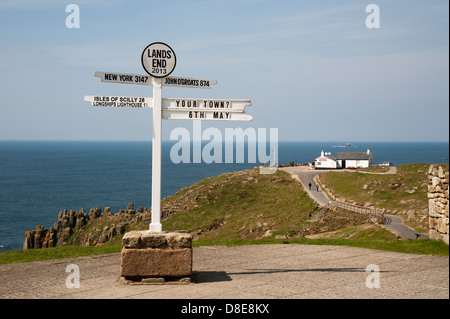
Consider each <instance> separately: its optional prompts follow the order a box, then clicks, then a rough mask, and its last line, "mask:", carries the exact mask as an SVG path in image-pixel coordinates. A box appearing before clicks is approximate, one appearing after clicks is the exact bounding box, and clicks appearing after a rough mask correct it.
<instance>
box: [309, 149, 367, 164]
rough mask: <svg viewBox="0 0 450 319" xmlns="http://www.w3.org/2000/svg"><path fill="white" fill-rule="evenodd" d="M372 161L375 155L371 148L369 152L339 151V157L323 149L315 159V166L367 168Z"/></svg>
mask: <svg viewBox="0 0 450 319" xmlns="http://www.w3.org/2000/svg"><path fill="white" fill-rule="evenodd" d="M372 162H373V156H372V152H371V151H370V149H369V148H368V149H367V152H339V153H338V155H337V157H334V156H332V155H331V153H324V151H322V152H321V154H320V156H319V157H318V158H316V159H315V160H314V166H315V168H316V169H337V168H366V167H370V166H371V165H372Z"/></svg>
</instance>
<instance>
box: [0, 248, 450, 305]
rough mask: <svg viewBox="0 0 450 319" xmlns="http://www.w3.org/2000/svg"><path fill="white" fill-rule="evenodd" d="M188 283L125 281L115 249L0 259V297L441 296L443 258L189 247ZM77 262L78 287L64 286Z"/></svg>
mask: <svg viewBox="0 0 450 319" xmlns="http://www.w3.org/2000/svg"><path fill="white" fill-rule="evenodd" d="M193 261H194V263H193V271H194V283H189V284H181V285H168V284H166V285H143V284H142V285H135V284H133V285H130V284H125V283H122V282H121V281H120V278H119V277H120V254H109V255H99V256H88V257H79V258H70V259H61V260H50V261H39V262H32V263H23V264H8V265H0V299H18V298H20V299H33V298H38V299H118V298H125V299H241V298H244V299H266V298H268V299H372V298H375V299H448V298H449V258H448V257H446V256H426V255H412V254H404V253H393V252H386V251H380V250H373V249H365V248H355V247H343V246H315V245H299V244H279V245H251V246H238V247H224V246H211V247H194V249H193ZM69 265H72V266H71V267H73V265H76V266H77V267H78V269H79V284H80V285H79V288H70V284H69V286H67V284H66V283H67V281H69V283H71V282H72V281H71V277H70V276H71V275H73V273H71V272H70V271H69V272H66V268H67V267H68V266H69Z"/></svg>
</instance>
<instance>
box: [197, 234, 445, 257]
mask: <svg viewBox="0 0 450 319" xmlns="http://www.w3.org/2000/svg"><path fill="white" fill-rule="evenodd" d="M269 244H303V245H331V246H350V247H360V248H370V249H377V250H385V251H392V252H399V253H408V254H419V255H439V256H448V255H449V247H448V246H447V245H446V244H445V243H443V242H442V241H435V240H429V239H426V240H412V239H408V240H392V241H387V240H379V239H378V240H376V239H375V240H357V239H341V238H326V239H325V238H322V239H307V238H296V239H259V240H249V239H224V240H201V241H196V242H194V243H193V246H194V247H200V246H228V247H234V246H241V245H269Z"/></svg>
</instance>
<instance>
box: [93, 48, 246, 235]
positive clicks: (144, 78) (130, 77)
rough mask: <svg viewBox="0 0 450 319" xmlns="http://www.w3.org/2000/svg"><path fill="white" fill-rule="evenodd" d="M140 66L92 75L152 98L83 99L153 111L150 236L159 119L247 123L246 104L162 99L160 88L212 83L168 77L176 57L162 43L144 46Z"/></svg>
mask: <svg viewBox="0 0 450 319" xmlns="http://www.w3.org/2000/svg"><path fill="white" fill-rule="evenodd" d="M141 63H142V66H143V67H144V69H145V71H146V72H147V73H148V74H145V75H143V74H132V73H117V72H102V71H95V72H94V76H96V77H99V78H100V80H101V81H102V82H109V83H121V84H137V85H151V86H153V98H148V97H124V96H85V97H84V99H85V101H87V102H90V103H91V105H93V106H102V107H135V108H153V135H152V151H153V153H152V195H151V198H152V220H151V223H150V226H149V230H150V231H151V232H161V231H162V225H161V139H162V137H161V135H162V119H167V120H215V121H251V120H252V116H251V115H248V114H246V113H245V108H246V107H247V106H250V105H252V102H251V101H250V100H236V99H203V98H198V99H192V98H165V99H163V98H162V87H163V86H172V87H185V88H201V89H209V88H211V85H216V84H217V81H216V80H206V79H194V78H184V77H171V76H169V75H170V74H171V73H172V72H173V70H174V69H175V66H176V55H175V52H174V51H173V50H172V48H171V47H170V46H168V45H167V44H165V43H162V42H155V43H152V44H150V45H148V46H147V47H146V48H145V49H144V51H143V52H142V55H141Z"/></svg>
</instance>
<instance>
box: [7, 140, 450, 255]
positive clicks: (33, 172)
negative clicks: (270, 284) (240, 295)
mask: <svg viewBox="0 0 450 319" xmlns="http://www.w3.org/2000/svg"><path fill="white" fill-rule="evenodd" d="M175 145H176V144H175V142H174V141H166V142H163V144H162V183H161V189H162V197H163V198H164V197H167V196H169V195H171V194H175V193H176V192H177V191H178V190H179V189H181V188H183V187H186V186H189V185H192V184H194V183H196V182H198V181H200V180H202V179H204V178H206V177H210V176H216V175H220V174H222V173H225V172H234V171H240V170H244V169H250V168H253V167H255V166H259V165H260V164H261V163H260V162H259V161H258V159H259V157H258V156H256V162H254V161H253V160H252V159H251V158H252V157H251V156H250V157H249V156H248V153H247V151H248V147H247V146H248V145H245V148H244V151H245V157H244V161H243V162H242V163H237V158H236V152H237V148H236V146H234V150H235V152H234V160H233V162H234V163H225V150H226V149H225V147H224V145H223V160H222V161H217V162H213V163H206V162H205V161H203V160H201V161H200V163H197V162H198V160H197V162H196V163H194V162H193V156H192V153H193V149H194V148H193V147H194V146H193V145H190V146H191V148H188V149H189V150H190V153H191V157H190V159H189V163H187V161H185V162H180V163H175V162H177V161H174V160H172V158H171V155H170V154H171V151H172V150H174V147H175ZM344 145H345V143H337V142H279V143H278V149H277V151H276V152H277V153H276V155H277V156H278V163H279V164H289V163H291V162H293V163H298V164H303V163H308V162H312V161H314V159H315V158H316V157H318V156H319V155H320V152H321V151H322V150H323V151H324V152H331V153H332V155H337V152H341V151H352V152H364V151H366V150H367V148H368V147H369V148H370V150H371V151H372V153H373V159H374V163H381V162H391V163H393V164H394V165H400V164H410V163H427V164H437V163H443V162H444V161H446V162H447V163H448V159H449V143H448V142H358V143H354V147H344ZM203 148H204V145H202V149H203ZM185 150H186V149H185ZM271 153H274V151H272V150H271V149H270V147H269V145H267V146H266V150H265V154H266V155H267V156H274V155H275V154H271ZM178 154H179V153H178ZM172 155H173V154H172ZM249 159H250V161H249ZM220 162H222V163H220ZM151 177H152V144H151V142H125V141H117V142H112V141H107V142H105V141H0V252H2V251H9V250H17V249H22V246H23V242H24V238H25V232H26V231H29V230H32V229H35V227H36V226H37V225H40V226H44V227H45V228H50V227H51V226H53V224H54V222H55V221H56V220H57V215H58V213H59V212H60V211H61V210H64V209H67V210H70V209H73V210H75V211H78V210H80V209H84V211H85V212H89V210H90V208H92V207H100V208H102V209H104V208H105V207H111V212H113V213H115V212H118V211H119V210H120V209H126V207H127V205H128V203H133V204H134V207H135V208H136V209H137V208H139V207H146V208H150V207H151Z"/></svg>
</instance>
